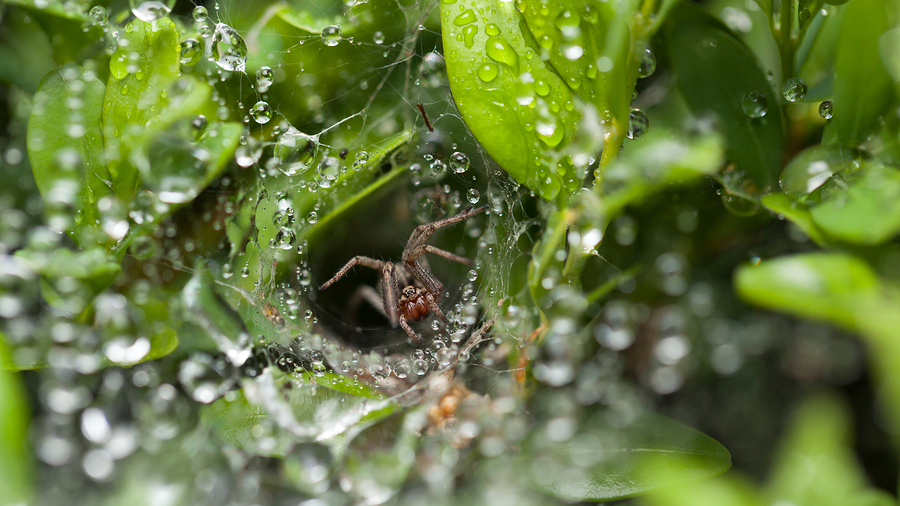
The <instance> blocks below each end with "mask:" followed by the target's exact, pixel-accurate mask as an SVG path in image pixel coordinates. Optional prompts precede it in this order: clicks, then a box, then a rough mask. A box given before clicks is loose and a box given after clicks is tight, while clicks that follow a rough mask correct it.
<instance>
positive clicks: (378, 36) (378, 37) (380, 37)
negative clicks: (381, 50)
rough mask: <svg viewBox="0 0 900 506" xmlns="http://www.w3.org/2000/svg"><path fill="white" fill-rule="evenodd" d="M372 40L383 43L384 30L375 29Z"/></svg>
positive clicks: (379, 43)
mask: <svg viewBox="0 0 900 506" xmlns="http://www.w3.org/2000/svg"><path fill="white" fill-rule="evenodd" d="M372 40H373V41H375V43H376V44H378V45H381V44H384V32H382V31H380V30H379V31H376V32H375V33H374V34H372Z"/></svg>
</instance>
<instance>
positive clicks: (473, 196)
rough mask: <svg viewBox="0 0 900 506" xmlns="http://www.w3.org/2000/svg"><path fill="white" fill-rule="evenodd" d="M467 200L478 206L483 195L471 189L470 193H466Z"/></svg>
mask: <svg viewBox="0 0 900 506" xmlns="http://www.w3.org/2000/svg"><path fill="white" fill-rule="evenodd" d="M466 200H468V201H469V203H471V204H477V203H478V201H479V200H481V194H480V193H478V190H476V189H475V188H469V191H467V192H466Z"/></svg>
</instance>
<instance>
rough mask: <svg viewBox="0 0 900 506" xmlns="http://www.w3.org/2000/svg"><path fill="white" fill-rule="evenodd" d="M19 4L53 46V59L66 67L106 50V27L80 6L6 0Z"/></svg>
mask: <svg viewBox="0 0 900 506" xmlns="http://www.w3.org/2000/svg"><path fill="white" fill-rule="evenodd" d="M4 3H9V4H14V5H19V6H21V7H22V8H24V9H26V10H27V11H28V13H29V14H30V15H31V16H33V17H34V19H35V20H36V21H37V22H38V24H39V25H40V26H41V28H42V29H43V30H44V32H45V33H46V34H47V39H48V40H49V41H50V44H51V46H52V47H53V57H54V59H55V60H56V61H57V63H59V64H60V65H62V64H63V63H66V62H71V61H75V60H83V59H84V58H86V57H87V56H89V55H91V54H93V53H96V52H98V51H100V50H101V49H102V48H103V43H104V34H103V28H102V27H101V26H100V25H98V24H97V23H96V22H95V21H94V19H93V18H91V17H90V16H88V15H87V13H86V12H85V11H83V10H82V9H81V8H79V6H78V5H77V4H73V3H71V2H60V1H35V0H4Z"/></svg>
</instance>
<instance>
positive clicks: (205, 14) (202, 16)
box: [191, 5, 209, 23]
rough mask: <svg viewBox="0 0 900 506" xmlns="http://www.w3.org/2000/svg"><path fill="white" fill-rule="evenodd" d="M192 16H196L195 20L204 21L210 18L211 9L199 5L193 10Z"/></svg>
mask: <svg viewBox="0 0 900 506" xmlns="http://www.w3.org/2000/svg"><path fill="white" fill-rule="evenodd" d="M191 16H193V17H194V21H196V22H198V23H202V22H203V21H206V20H207V18H209V11H207V10H206V7H204V6H202V5H198V6H196V7H194V10H193V11H192V12H191Z"/></svg>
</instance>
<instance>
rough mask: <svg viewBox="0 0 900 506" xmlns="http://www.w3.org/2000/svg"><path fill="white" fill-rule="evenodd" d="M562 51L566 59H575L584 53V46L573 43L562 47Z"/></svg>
mask: <svg viewBox="0 0 900 506" xmlns="http://www.w3.org/2000/svg"><path fill="white" fill-rule="evenodd" d="M562 52H563V56H565V57H566V59H567V60H569V61H575V60H577V59H579V58H581V56H582V55H583V54H584V48H583V47H581V46H579V45H577V44H574V45H570V46H564V47H563V48H562Z"/></svg>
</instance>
